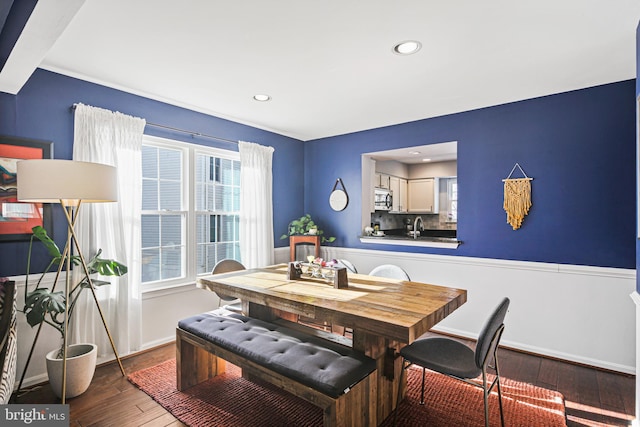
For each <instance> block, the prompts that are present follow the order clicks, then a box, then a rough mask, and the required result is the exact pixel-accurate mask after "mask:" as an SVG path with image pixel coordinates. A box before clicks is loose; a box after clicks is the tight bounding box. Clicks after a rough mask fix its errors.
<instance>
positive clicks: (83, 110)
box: [70, 104, 145, 356]
mask: <svg viewBox="0 0 640 427" xmlns="http://www.w3.org/2000/svg"><path fill="white" fill-rule="evenodd" d="M144 127H145V120H144V119H140V118H136V117H131V116H127V115H124V114H121V113H118V112H115V113H114V112H112V111H109V110H105V109H102V108H96V107H89V106H86V105H82V104H77V105H76V110H75V120H74V135H73V159H74V160H80V161H87V162H94V163H104V164H107V165H111V166H115V167H116V169H117V175H118V202H117V203H92V204H85V205H82V207H81V208H80V216H79V217H78V220H77V229H76V232H77V234H78V239H79V243H80V248H81V249H82V252H83V254H84V255H85V257H89V256H91V255H93V254H95V253H96V251H97V250H98V249H102V255H101V258H106V259H115V260H116V261H119V262H121V263H122V264H125V265H126V266H127V267H128V269H129V271H128V273H127V274H126V275H124V276H122V277H102V278H101V279H104V280H107V281H109V282H110V283H111V284H110V285H105V286H101V287H99V288H98V292H97V294H98V299H99V301H100V306H101V308H102V311H103V314H104V315H105V318H106V320H107V324H108V326H109V330H110V332H111V335H112V338H113V340H114V343H115V345H116V349H117V350H118V353H119V354H120V355H125V354H128V353H130V352H132V351H136V350H139V349H140V345H141V335H142V333H141V330H142V329H141V303H140V277H141V274H140V268H141V260H140V256H141V249H140V244H141V240H140V206H141V199H142V154H141V151H142V135H143V131H144ZM87 259H88V258H87ZM76 270H77V269H76ZM81 299H82V301H79V302H78V304H77V306H76V312H75V314H74V315H73V317H74V322H73V324H72V325H71V327H72V334H71V336H70V337H71V339H72V341H75V342H92V343H95V344H97V345H98V352H99V355H101V356H113V351H112V349H111V344H110V343H109V341H108V338H107V335H106V333H105V330H104V326H103V325H102V321H101V320H100V316H99V314H98V311H97V307H96V305H95V303H94V302H93V297H92V296H91V293H90V292H86V291H85V292H83V295H82V298H81Z"/></svg>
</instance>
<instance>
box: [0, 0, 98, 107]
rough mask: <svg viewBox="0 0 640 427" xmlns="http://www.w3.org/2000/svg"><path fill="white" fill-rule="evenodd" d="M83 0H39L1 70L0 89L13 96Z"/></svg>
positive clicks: (27, 78)
mask: <svg viewBox="0 0 640 427" xmlns="http://www.w3.org/2000/svg"><path fill="white" fill-rule="evenodd" d="M85 1H86V0H64V1H60V0H39V1H38V3H37V4H36V7H35V9H34V10H33V13H31V16H30V17H29V20H28V21H27V24H26V25H25V27H24V30H23V31H22V33H21V34H20V37H19V38H18V41H17V42H16V44H15V46H14V47H13V49H12V51H11V54H10V55H9V58H8V59H7V62H6V63H5V64H4V67H3V68H2V71H0V92H6V93H10V94H13V95H16V94H17V93H18V92H19V91H20V89H22V86H24V84H25V83H26V82H27V80H29V77H31V75H32V74H33V72H34V71H35V70H36V68H38V66H39V65H40V63H41V62H42V59H43V58H44V57H45V56H46V54H47V53H48V52H49V50H50V49H51V47H52V46H53V45H54V43H55V42H56V41H57V40H58V38H59V37H60V36H61V35H62V33H63V32H64V30H65V29H66V28H67V26H68V25H69V23H70V22H71V20H72V19H73V17H74V16H75V15H76V13H78V11H79V10H80V8H81V7H82V5H83V4H84V3H85Z"/></svg>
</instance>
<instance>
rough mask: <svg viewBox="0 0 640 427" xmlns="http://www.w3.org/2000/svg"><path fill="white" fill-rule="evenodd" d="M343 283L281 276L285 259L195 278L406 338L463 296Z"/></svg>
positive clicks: (410, 285)
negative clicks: (343, 286) (341, 286)
mask: <svg viewBox="0 0 640 427" xmlns="http://www.w3.org/2000/svg"><path fill="white" fill-rule="evenodd" d="M348 282H349V286H348V287H347V288H346V289H336V288H334V287H333V285H332V284H330V283H327V282H326V281H325V280H323V279H316V278H311V277H304V276H303V277H302V278H300V279H297V280H287V264H279V265H274V266H269V267H265V268H256V269H250V270H241V271H236V272H232V273H225V274H216V275H210V276H205V277H202V278H199V279H198V281H197V286H198V287H200V288H203V289H208V290H210V291H213V292H216V293H218V294H223V295H228V296H233V297H237V298H240V299H241V300H243V301H248V302H252V303H256V304H260V305H263V306H266V307H270V308H274V309H278V310H282V311H287V312H290V313H294V314H299V315H302V316H306V317H311V318H314V319H317V320H324V321H328V322H331V323H333V324H338V325H342V326H346V327H351V328H353V329H354V330H358V331H362V332H366V333H370V334H372V335H376V336H380V337H383V338H386V339H390V340H396V341H399V342H402V343H411V342H412V341H414V340H415V339H416V338H418V337H419V336H420V335H422V334H424V333H425V332H427V331H428V330H429V329H431V328H432V327H433V326H434V325H435V324H436V323H438V322H439V321H441V320H442V319H444V318H445V317H446V316H448V315H449V314H451V313H452V312H453V311H454V310H456V309H457V308H458V307H460V306H461V305H462V304H464V303H465V302H466V300H467V291H466V290H464V289H455V288H448V287H444V286H437V285H432V284H427V283H420V282H411V281H402V280H396V279H388V278H381V277H374V276H367V275H364V274H353V273H348Z"/></svg>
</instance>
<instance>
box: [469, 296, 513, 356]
mask: <svg viewBox="0 0 640 427" xmlns="http://www.w3.org/2000/svg"><path fill="white" fill-rule="evenodd" d="M509 303H510V301H509V298H504V299H503V300H502V301H501V302H500V304H498V306H497V307H496V308H495V310H494V311H493V313H491V316H489V318H488V319H487V321H486V322H485V324H484V326H483V327H482V329H481V330H480V335H479V336H478V342H477V344H476V353H475V356H476V357H475V361H476V366H477V367H478V368H480V369H482V368H483V366H484V364H485V362H486V361H487V360H488V357H489V355H490V352H491V350H492V349H495V348H496V347H497V346H498V343H499V342H500V337H501V336H502V330H503V329H504V318H505V316H506V315H507V310H508V309H509Z"/></svg>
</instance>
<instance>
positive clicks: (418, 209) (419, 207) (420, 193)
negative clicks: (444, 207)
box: [407, 178, 439, 213]
mask: <svg viewBox="0 0 640 427" xmlns="http://www.w3.org/2000/svg"><path fill="white" fill-rule="evenodd" d="M407 186H408V191H407V192H408V196H407V198H408V202H409V206H408V209H407V212H409V213H438V200H439V197H438V178H422V179H410V180H409V181H408V184H407Z"/></svg>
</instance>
